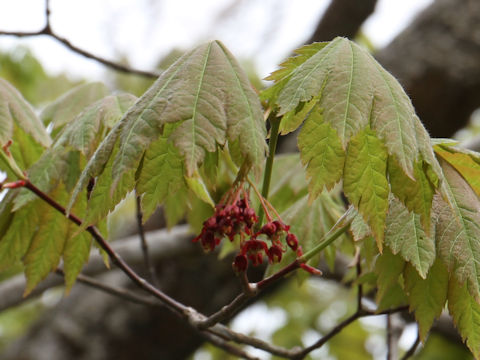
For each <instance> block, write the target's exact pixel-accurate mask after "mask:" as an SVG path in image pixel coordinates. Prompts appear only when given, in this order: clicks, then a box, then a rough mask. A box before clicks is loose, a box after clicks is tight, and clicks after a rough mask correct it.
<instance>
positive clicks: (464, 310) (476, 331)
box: [448, 278, 480, 359]
mask: <svg viewBox="0 0 480 360" xmlns="http://www.w3.org/2000/svg"><path fill="white" fill-rule="evenodd" d="M467 288H468V285H467V284H462V283H459V282H458V281H457V280H456V279H454V278H451V279H450V281H449V284H448V310H449V312H450V314H451V315H452V317H453V322H454V323H455V326H456V327H457V329H458V332H459V333H460V335H461V336H462V339H463V341H466V343H467V346H468V348H469V349H470V351H471V352H472V353H473V355H474V356H475V358H476V359H478V358H480V304H479V303H478V300H476V299H475V298H474V297H473V296H471V295H470V294H471V291H469V289H467Z"/></svg>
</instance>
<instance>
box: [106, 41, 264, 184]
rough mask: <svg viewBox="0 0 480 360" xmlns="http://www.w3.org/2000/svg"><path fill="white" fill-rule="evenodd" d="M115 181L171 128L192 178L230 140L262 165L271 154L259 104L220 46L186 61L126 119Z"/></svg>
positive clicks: (205, 48) (200, 49)
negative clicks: (169, 125)
mask: <svg viewBox="0 0 480 360" xmlns="http://www.w3.org/2000/svg"><path fill="white" fill-rule="evenodd" d="M122 121H123V123H124V125H123V128H122V132H121V134H120V143H121V145H120V151H119V153H118V154H117V156H116V158H115V165H114V168H115V172H114V180H117V179H118V178H119V177H120V176H121V174H122V173H123V172H124V171H126V170H128V169H129V168H135V167H136V166H137V165H138V161H139V160H140V158H141V156H142V154H143V152H144V151H145V150H146V148H147V147H148V145H149V144H150V142H151V141H153V140H155V139H156V138H157V137H158V135H159V134H160V133H161V131H162V127H163V125H164V124H167V123H178V127H177V128H176V129H175V131H173V132H172V134H171V135H170V137H169V139H170V140H171V141H173V143H174V144H175V146H176V147H177V148H178V149H179V151H180V154H181V155H182V156H183V157H184V159H185V160H184V161H185V169H186V173H187V176H190V175H192V174H193V173H194V172H195V170H196V169H197V168H198V165H199V164H201V163H202V161H203V160H204V158H205V153H206V152H215V151H216V148H217V146H218V145H223V144H224V143H225V142H226V140H227V139H228V140H230V141H235V140H237V139H238V140H239V143H240V148H241V150H242V154H243V155H244V157H245V158H246V159H247V160H249V161H250V162H251V163H252V164H255V165H259V164H261V162H262V161H263V158H264V154H265V151H266V144H265V140H264V139H265V128H264V124H263V113H262V109H261V107H260V102H259V100H258V97H257V96H256V94H255V92H254V91H253V89H252V88H251V86H250V84H249V83H248V79H247V77H246V76H245V74H244V73H243V71H242V70H241V69H240V67H239V65H238V64H237V62H236V61H235V59H234V58H233V56H232V55H231V54H230V53H229V52H228V50H227V49H226V48H225V47H224V46H223V44H221V43H220V42H218V41H213V42H211V43H208V44H205V45H202V46H199V47H197V48H196V49H194V50H193V51H191V52H189V53H187V54H185V55H184V56H182V57H181V58H180V59H179V60H178V61H177V62H175V63H174V64H173V65H172V66H171V67H170V68H169V69H168V70H167V71H165V72H164V73H163V74H162V75H161V76H160V78H159V79H158V80H157V81H156V82H155V83H154V84H153V85H152V87H151V88H150V89H149V90H148V91H147V92H146V93H145V94H144V95H143V96H142V97H141V98H140V101H139V102H138V103H137V104H136V105H135V106H134V107H132V109H131V111H129V112H128V113H127V114H126V116H125V117H124V118H123V119H122Z"/></svg>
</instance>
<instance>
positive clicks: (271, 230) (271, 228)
mask: <svg viewBox="0 0 480 360" xmlns="http://www.w3.org/2000/svg"><path fill="white" fill-rule="evenodd" d="M277 229H278V228H277V226H276V225H275V223H273V222H268V223H266V224H265V225H263V226H262V228H261V229H260V233H261V234H265V235H267V236H268V237H271V236H273V235H274V234H275V233H276V232H277Z"/></svg>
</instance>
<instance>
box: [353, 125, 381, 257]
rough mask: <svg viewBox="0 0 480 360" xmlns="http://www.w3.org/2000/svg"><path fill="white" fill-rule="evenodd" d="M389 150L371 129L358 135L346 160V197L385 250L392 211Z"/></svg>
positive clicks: (354, 138)
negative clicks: (389, 205)
mask: <svg viewBox="0 0 480 360" xmlns="http://www.w3.org/2000/svg"><path fill="white" fill-rule="evenodd" d="M386 171H387V151H386V149H385V146H384V145H383V143H382V141H381V140H379V139H378V138H377V137H376V136H375V133H374V132H373V131H372V130H370V129H368V128H367V129H365V130H363V131H362V132H360V133H359V134H357V135H355V137H353V138H352V140H351V141H350V143H349V146H348V149H347V157H346V160H345V174H344V181H343V189H344V191H345V195H346V196H347V198H348V199H349V200H350V202H351V203H352V204H353V205H354V206H355V208H356V209H357V210H358V212H359V213H360V214H361V215H362V216H363V218H364V219H365V221H366V222H367V224H368V225H369V226H370V228H371V230H372V233H373V234H374V236H375V239H376V241H377V246H378V249H379V250H380V251H382V244H383V239H384V230H385V219H386V214H387V210H388V194H389V192H390V188H389V186H388V181H387V176H386Z"/></svg>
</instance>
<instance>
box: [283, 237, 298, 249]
mask: <svg viewBox="0 0 480 360" xmlns="http://www.w3.org/2000/svg"><path fill="white" fill-rule="evenodd" d="M286 241H287V245H288V246H289V247H290V249H292V250H293V251H296V250H297V248H298V239H297V236H296V235H295V234H291V233H289V234H287V238H286Z"/></svg>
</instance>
